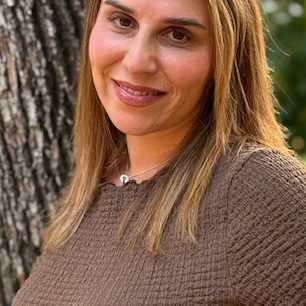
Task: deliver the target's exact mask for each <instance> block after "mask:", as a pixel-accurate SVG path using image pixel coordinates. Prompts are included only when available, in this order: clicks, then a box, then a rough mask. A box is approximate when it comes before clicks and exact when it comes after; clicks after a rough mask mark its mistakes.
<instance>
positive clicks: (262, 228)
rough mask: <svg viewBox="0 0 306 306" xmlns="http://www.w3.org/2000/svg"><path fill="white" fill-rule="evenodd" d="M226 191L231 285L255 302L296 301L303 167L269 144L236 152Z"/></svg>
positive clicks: (305, 197)
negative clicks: (237, 153) (265, 147)
mask: <svg viewBox="0 0 306 306" xmlns="http://www.w3.org/2000/svg"><path fill="white" fill-rule="evenodd" d="M231 169H232V170H233V171H232V172H233V174H232V175H231V179H230V183H229V185H228V193H227V209H228V226H227V230H228V231H227V233H228V240H227V254H228V260H229V266H230V269H229V270H230V275H231V278H232V284H233V290H234V292H235V294H237V295H239V296H240V297H241V298H243V296H244V298H245V299H246V300H249V301H253V302H254V303H263V304H265V305H276V304H279V303H280V304H282V303H284V302H285V303H286V302H287V304H286V305H300V304H299V303H300V302H301V301H302V283H303V276H302V271H303V265H304V262H305V253H304V252H303V243H305V237H304V236H303V232H304V229H305V225H304V221H303V220H304V218H305V203H306V170H305V166H304V165H303V164H302V163H301V162H300V161H299V160H298V159H296V158H294V157H291V156H286V155H283V154H281V153H279V152H276V151H274V150H271V149H256V150H250V151H247V152H244V153H243V154H241V155H240V156H237V157H236V159H235V162H234V163H232V164H231Z"/></svg>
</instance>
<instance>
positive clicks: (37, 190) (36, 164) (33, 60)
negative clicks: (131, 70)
mask: <svg viewBox="0 0 306 306" xmlns="http://www.w3.org/2000/svg"><path fill="white" fill-rule="evenodd" d="M86 2H87V1H85V0H22V1H18V0H16V1H15V0H0V96H1V100H0V305H10V303H11V301H12V298H13V296H14V294H15V292H16V291H17V290H18V289H19V287H20V286H21V285H22V283H23V282H24V280H25V279H26V277H27V276H28V274H29V272H30V270H31V267H32V264H33V262H34V261H35V259H36V257H37V256H38V255H39V253H40V244H41V234H42V229H43V227H44V224H45V222H46V220H47V216H48V214H49V212H50V210H52V208H53V203H54V201H55V200H56V199H57V198H58V195H59V191H60V190H61V187H62V186H63V184H64V183H65V181H66V179H67V178H68V176H69V173H70V171H71V169H72V166H73V164H72V152H71V127H72V116H73V107H74V102H75V84H76V71H77V65H76V63H77V55H78V49H79V43H80V37H81V28H82V26H81V25H82V20H83V16H84V8H85V5H86Z"/></svg>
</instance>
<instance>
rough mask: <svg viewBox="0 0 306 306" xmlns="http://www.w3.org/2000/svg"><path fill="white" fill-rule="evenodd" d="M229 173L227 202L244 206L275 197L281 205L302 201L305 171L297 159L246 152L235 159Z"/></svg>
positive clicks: (268, 152)
mask: <svg viewBox="0 0 306 306" xmlns="http://www.w3.org/2000/svg"><path fill="white" fill-rule="evenodd" d="M231 172H232V175H231V180H230V184H229V188H228V197H229V198H228V200H231V201H235V200H236V203H237V202H239V203H241V204H243V203H245V204H247V202H248V201H250V200H251V201H252V202H254V201H255V200H256V198H257V199H258V200H259V199H260V200H261V201H264V200H266V201H269V200H271V198H272V197H273V196H274V197H277V198H278V199H279V200H282V202H284V200H285V199H288V200H290V201H289V202H292V201H294V200H296V201H297V202H299V203H300V202H301V201H300V200H304V201H305V196H306V168H305V165H303V164H302V162H301V161H300V160H298V159H297V158H296V157H293V156H287V155H284V154H282V153H279V152H277V151H275V150H272V149H268V148H258V149H253V150H246V151H245V152H242V153H241V154H238V155H237V156H236V158H235V162H234V163H233V164H232V166H231ZM256 195H257V196H256ZM230 198H231V199H230ZM241 201H242V202H241ZM255 202H256V201H255ZM261 204H262V203H261Z"/></svg>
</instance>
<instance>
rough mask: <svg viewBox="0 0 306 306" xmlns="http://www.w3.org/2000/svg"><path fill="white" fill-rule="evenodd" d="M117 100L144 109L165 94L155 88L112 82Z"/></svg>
mask: <svg viewBox="0 0 306 306" xmlns="http://www.w3.org/2000/svg"><path fill="white" fill-rule="evenodd" d="M112 81H113V85H114V89H115V92H116V95H117V97H118V98H119V100H120V101H121V102H122V103H124V104H126V105H129V106H133V107H145V106H149V105H151V104H154V103H156V102H157V101H159V100H160V99H161V98H162V97H164V96H165V95H166V92H164V91H160V90H158V89H155V88H150V87H144V86H138V85H133V84H130V83H127V82H123V81H117V80H112Z"/></svg>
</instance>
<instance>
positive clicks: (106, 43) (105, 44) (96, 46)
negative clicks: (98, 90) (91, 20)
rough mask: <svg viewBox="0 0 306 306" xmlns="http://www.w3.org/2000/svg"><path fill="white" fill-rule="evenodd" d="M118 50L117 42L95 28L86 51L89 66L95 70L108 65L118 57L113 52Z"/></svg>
mask: <svg viewBox="0 0 306 306" xmlns="http://www.w3.org/2000/svg"><path fill="white" fill-rule="evenodd" d="M119 49H120V48H119V46H118V42H116V41H115V40H114V39H111V38H110V37H108V36H107V35H106V34H104V33H102V32H101V31H99V29H98V27H97V26H95V27H94V28H93V30H92V32H91V35H90V39H89V49H88V51H89V59H90V63H91V65H93V66H96V67H97V68H104V67H106V66H108V65H110V64H111V63H112V62H114V61H115V60H116V58H117V57H118V54H117V53H118V52H117V53H116V52H114V51H115V50H119Z"/></svg>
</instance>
